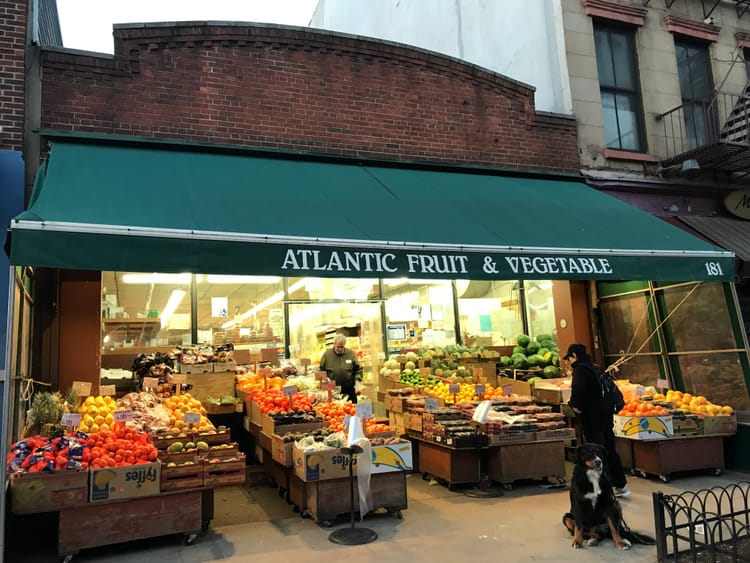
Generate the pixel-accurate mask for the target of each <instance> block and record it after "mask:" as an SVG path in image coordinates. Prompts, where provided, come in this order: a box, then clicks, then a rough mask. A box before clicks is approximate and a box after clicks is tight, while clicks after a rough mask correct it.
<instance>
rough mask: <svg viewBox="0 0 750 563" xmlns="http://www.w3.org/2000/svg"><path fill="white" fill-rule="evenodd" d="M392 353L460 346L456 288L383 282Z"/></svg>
mask: <svg viewBox="0 0 750 563" xmlns="http://www.w3.org/2000/svg"><path fill="white" fill-rule="evenodd" d="M383 298H384V299H385V317H386V322H387V326H386V336H387V342H388V353H389V354H394V353H397V352H399V351H400V350H402V349H404V348H428V347H442V346H448V345H450V344H455V343H456V329H455V326H456V324H455V323H456V320H455V314H454V311H453V284H452V283H451V282H450V281H446V280H435V281H428V280H407V279H388V280H383Z"/></svg>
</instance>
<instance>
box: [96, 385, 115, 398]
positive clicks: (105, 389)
mask: <svg viewBox="0 0 750 563" xmlns="http://www.w3.org/2000/svg"><path fill="white" fill-rule="evenodd" d="M115 393H116V391H115V386H114V385H100V386H99V394H100V395H101V396H102V397H106V396H107V395H114V394H115Z"/></svg>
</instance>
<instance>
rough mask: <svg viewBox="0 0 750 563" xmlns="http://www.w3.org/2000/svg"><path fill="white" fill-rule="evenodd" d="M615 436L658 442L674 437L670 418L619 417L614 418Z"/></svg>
mask: <svg viewBox="0 0 750 563" xmlns="http://www.w3.org/2000/svg"><path fill="white" fill-rule="evenodd" d="M614 423H615V424H614V432H615V436H623V437H625V438H629V439H631V440H660V439H664V438H671V437H673V436H674V427H673V426H672V416H671V415H670V416H619V415H615V417H614Z"/></svg>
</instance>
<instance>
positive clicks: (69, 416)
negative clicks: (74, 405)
mask: <svg viewBox="0 0 750 563" xmlns="http://www.w3.org/2000/svg"><path fill="white" fill-rule="evenodd" d="M60 424H62V425H63V426H69V427H71V428H75V427H76V426H79V425H80V424H81V415H80V414H78V413H77V412H76V413H73V412H66V413H63V415H62V418H61V419H60Z"/></svg>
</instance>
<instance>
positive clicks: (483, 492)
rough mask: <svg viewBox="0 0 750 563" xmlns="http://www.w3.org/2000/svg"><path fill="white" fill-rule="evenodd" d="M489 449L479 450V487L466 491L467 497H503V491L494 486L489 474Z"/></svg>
mask: <svg viewBox="0 0 750 563" xmlns="http://www.w3.org/2000/svg"><path fill="white" fill-rule="evenodd" d="M489 451H490V449H489V448H481V449H480V450H479V475H480V477H479V485H478V486H477V487H475V488H473V489H469V490H468V491H466V493H465V494H466V496H467V497H472V498H497V497H501V496H503V491H501V490H500V488H499V487H496V486H494V485H493V484H492V480H491V479H490V476H489V474H488V472H487V467H488V466H489Z"/></svg>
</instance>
